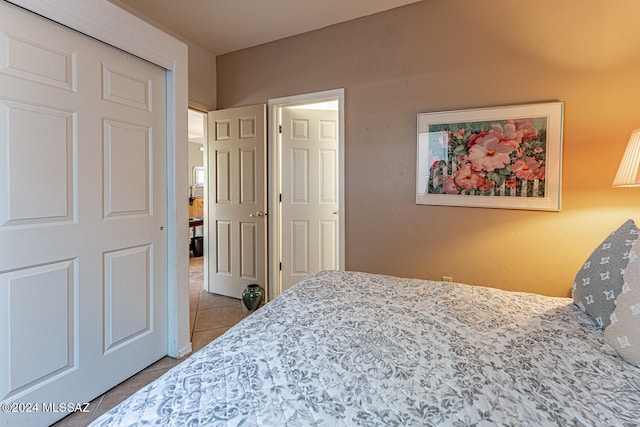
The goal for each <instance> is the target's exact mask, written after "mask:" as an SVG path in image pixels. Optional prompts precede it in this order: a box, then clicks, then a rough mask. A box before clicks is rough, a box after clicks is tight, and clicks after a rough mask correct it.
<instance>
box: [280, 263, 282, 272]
mask: <svg viewBox="0 0 640 427" xmlns="http://www.w3.org/2000/svg"><path fill="white" fill-rule="evenodd" d="M280 271H282V263H280Z"/></svg>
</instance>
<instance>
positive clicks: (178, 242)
mask: <svg viewBox="0 0 640 427" xmlns="http://www.w3.org/2000/svg"><path fill="white" fill-rule="evenodd" d="M10 3H14V4H16V5H18V6H20V7H23V8H25V9H27V10H30V11H32V12H34V13H37V14H39V15H42V16H44V17H45V18H49V19H51V20H52V21H55V22H58V23H60V24H62V25H65V26H67V27H69V28H72V29H74V30H76V31H79V32H81V33H84V34H86V35H88V36H91V37H93V38H95V39H97V40H100V41H102V42H105V43H107V44H110V45H112V46H115V47H117V48H119V49H121V50H124V51H125V52H129V53H131V54H133V55H136V56H138V57H140V58H142V59H144V60H147V61H149V62H152V63H154V64H156V65H159V66H161V67H163V68H165V69H166V70H167V188H168V190H167V193H168V194H167V204H168V218H167V224H166V230H167V250H168V254H167V260H168V261H167V280H168V295H167V300H168V310H167V311H168V337H167V339H168V342H167V353H168V355H169V356H171V357H181V356H184V355H186V354H188V353H190V352H191V339H190V336H189V254H188V252H187V250H186V248H187V245H188V243H187V241H188V221H189V220H188V206H187V203H186V202H187V198H188V188H189V182H188V177H187V174H186V173H184V171H185V170H187V167H188V152H187V145H186V144H184V142H185V141H186V140H187V110H188V83H187V46H186V45H185V44H184V43H182V42H181V41H179V40H177V39H175V38H173V37H171V36H170V35H168V34H166V33H164V32H162V31H160V30H159V29H157V28H155V27H153V26H151V25H150V24H148V23H146V22H144V21H143V20H141V19H139V18H137V17H136V16H133V15H131V14H130V13H128V12H126V11H125V10H123V9H121V8H119V7H117V6H116V5H114V4H112V3H110V2H109V1H107V0H83V1H77V0H10Z"/></svg>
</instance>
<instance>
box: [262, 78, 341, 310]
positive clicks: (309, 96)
mask: <svg viewBox="0 0 640 427" xmlns="http://www.w3.org/2000/svg"><path fill="white" fill-rule="evenodd" d="M328 100H337V101H338V139H339V141H338V151H339V153H338V210H339V211H340V215H339V218H338V246H339V252H340V256H339V257H338V268H339V269H340V270H344V267H345V213H346V212H345V194H344V187H345V186H344V88H339V89H331V90H326V91H321V92H313V93H306V94H301V95H292V96H286V97H282V98H274V99H269V103H268V105H269V115H268V117H269V119H268V122H269V129H268V132H269V140H268V142H267V157H268V159H269V161H268V162H269V163H268V169H269V172H268V185H269V186H268V188H267V194H268V195H269V198H268V205H267V208H268V209H269V211H268V212H269V215H268V216H267V219H268V220H267V227H268V231H267V235H268V236H269V248H268V254H269V255H268V259H269V269H268V270H269V273H268V274H269V281H268V283H269V288H268V291H267V297H268V298H269V299H271V298H274V297H276V296H278V295H280V294H281V293H282V283H281V281H280V254H281V246H280V237H281V213H280V198H279V194H280V188H281V176H280V175H281V174H280V168H281V157H280V135H279V131H278V128H279V123H280V118H281V111H282V108H284V107H289V106H293V105H304V104H311V103H316V102H323V101H328Z"/></svg>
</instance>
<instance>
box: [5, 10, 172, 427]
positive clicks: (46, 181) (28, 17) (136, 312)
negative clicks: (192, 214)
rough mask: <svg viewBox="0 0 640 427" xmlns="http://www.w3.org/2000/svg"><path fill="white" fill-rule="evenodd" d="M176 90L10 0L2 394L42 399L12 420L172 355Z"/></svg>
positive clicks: (19, 421)
mask: <svg viewBox="0 0 640 427" xmlns="http://www.w3.org/2000/svg"><path fill="white" fill-rule="evenodd" d="M165 92H166V82H165V70H164V69H162V68H160V67H157V66H155V65H152V64H150V63H147V62H145V61H143V60H141V59H139V58H137V57H134V56H132V55H130V54H127V53H124V52H122V51H119V50H117V49H115V48H113V47H110V46H107V45H105V44H102V43H100V42H98V41H95V40H93V39H91V38H89V37H86V36H83V35H81V34H78V33H76V32H74V31H72V30H69V29H67V28H64V27H62V26H60V25H57V24H54V23H52V22H50V21H48V20H46V19H43V18H40V17H38V16H36V15H34V14H31V13H29V12H25V11H23V10H22V9H19V8H17V7H14V6H11V5H9V4H7V3H4V2H2V3H0V400H1V401H2V403H18V402H22V403H24V404H29V405H34V404H38V405H42V406H41V407H39V408H37V409H38V410H39V411H38V412H33V411H31V412H28V411H22V412H21V413H8V412H3V413H0V424H3V425H4V424H6V423H7V422H8V423H9V424H12V425H46V424H48V423H50V422H52V421H55V420H56V419H57V418H61V417H62V416H64V415H65V413H64V411H53V410H52V409H56V408H57V407H56V406H49V407H44V406H43V405H45V404H48V405H51V404H57V403H69V402H77V403H82V402H85V401H89V400H90V399H92V398H94V397H95V396H97V395H99V394H101V393H103V392H104V391H106V390H108V389H109V388H110V387H112V386H114V385H116V384H117V383H119V382H120V381H122V380H123V379H125V378H127V377H129V376H131V375H132V374H134V373H135V372H137V371H139V370H141V369H142V368H144V367H145V366H147V365H149V364H150V363H152V362H154V361H155V360H157V359H159V358H161V357H162V356H163V355H165V354H166V353H167V301H166V298H167V278H166V274H167V260H166V257H167V238H166V231H165V230H164V229H165V226H166V217H167V202H166V194H167V188H166V176H165V173H166V145H165V144H166V141H165V139H166V138H165V129H166V124H165V123H166V93H165ZM16 407H17V406H16ZM23 409H26V407H24V406H23ZM58 409H59V408H58Z"/></svg>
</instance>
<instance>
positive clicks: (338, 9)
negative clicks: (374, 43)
mask: <svg viewBox="0 0 640 427" xmlns="http://www.w3.org/2000/svg"><path fill="white" fill-rule="evenodd" d="M111 1H112V2H113V3H114V4H117V5H118V6H121V7H123V8H125V9H127V10H129V11H130V12H132V13H134V14H137V15H139V16H141V17H143V18H149V19H148V20H150V21H151V22H155V23H157V24H160V25H161V26H163V27H165V28H164V29H165V30H170V31H169V32H173V33H174V35H177V36H179V37H180V38H183V39H187V40H189V41H190V42H192V43H194V44H196V45H198V46H200V47H201V48H203V49H206V50H208V51H209V52H211V53H213V54H214V55H221V54H224V53H228V52H233V51H236V50H239V49H244V48H247V47H251V46H257V45H260V44H263V43H267V42H270V41H274V40H278V39H281V38H285V37H289V36H293V35H296V34H301V33H305V32H307V31H312V30H317V29H319V28H323V27H327V26H330V25H334V24H338V23H340V22H345V21H349V20H352V19H356V18H360V17H362V16H367V15H372V14H374V13H378V12H382V11H385V10H389V9H393V8H396V7H399V6H403V5H406V4H409V3H415V2H417V1H419V0H268V1H265V0H180V1H177V0H111Z"/></svg>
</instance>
